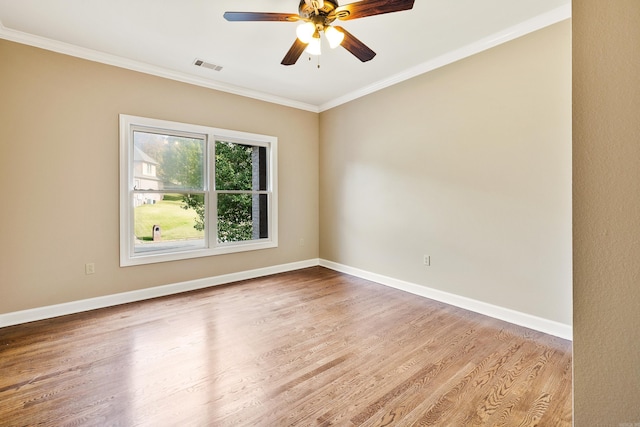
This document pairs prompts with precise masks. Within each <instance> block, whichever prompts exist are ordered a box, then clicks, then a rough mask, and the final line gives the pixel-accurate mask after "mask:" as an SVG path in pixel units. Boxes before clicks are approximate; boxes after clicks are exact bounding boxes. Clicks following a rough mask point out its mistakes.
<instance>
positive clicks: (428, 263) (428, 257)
mask: <svg viewBox="0 0 640 427" xmlns="http://www.w3.org/2000/svg"><path fill="white" fill-rule="evenodd" d="M423 263H424V265H426V266H427V267H429V266H431V255H425V256H424V258H423Z"/></svg>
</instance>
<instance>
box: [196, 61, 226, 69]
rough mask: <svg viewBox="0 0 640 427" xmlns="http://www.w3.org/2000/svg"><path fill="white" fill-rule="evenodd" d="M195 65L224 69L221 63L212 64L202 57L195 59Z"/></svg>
mask: <svg viewBox="0 0 640 427" xmlns="http://www.w3.org/2000/svg"><path fill="white" fill-rule="evenodd" d="M193 65H195V66H196V67H203V68H209V69H210V70H214V71H220V70H222V66H220V65H216V64H212V63H211V62H206V61H203V60H202V59H197V58H196V60H195V61H193Z"/></svg>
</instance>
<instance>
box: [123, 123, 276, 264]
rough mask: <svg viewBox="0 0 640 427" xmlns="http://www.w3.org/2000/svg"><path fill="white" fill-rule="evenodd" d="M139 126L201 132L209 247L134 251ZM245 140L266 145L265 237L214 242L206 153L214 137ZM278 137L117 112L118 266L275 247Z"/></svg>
mask: <svg viewBox="0 0 640 427" xmlns="http://www.w3.org/2000/svg"><path fill="white" fill-rule="evenodd" d="M135 126H143V127H148V128H155V129H156V130H160V131H166V132H168V133H172V132H184V133H187V134H201V135H203V136H205V137H206V150H205V153H206V154H205V156H206V160H207V162H208V168H207V170H208V171H209V173H208V176H206V177H205V191H206V193H207V194H208V196H207V197H205V200H206V205H207V212H209V215H207V221H208V223H207V224H205V230H206V233H207V239H206V241H207V242H208V245H209V247H206V248H202V249H193V250H184V251H177V252H165V253H145V254H135V253H134V245H135V239H134V237H135V236H134V230H133V228H134V217H133V212H134V206H133V203H132V202H131V201H132V200H133V188H134V177H133V160H134V159H133V127H135ZM218 140H222V141H228V142H236V143H245V144H250V145H259V146H264V147H268V148H269V149H268V153H269V161H268V162H267V167H268V168H269V169H268V173H267V175H268V179H269V181H268V190H269V191H270V194H269V201H268V205H269V215H268V227H269V237H268V238H266V239H260V240H253V241H243V242H225V243H217V236H216V234H217V224H216V221H217V219H216V218H215V213H216V205H217V193H216V192H215V191H214V188H215V187H214V182H213V180H214V179H215V174H214V173H213V171H214V169H213V168H214V162H215V158H214V156H212V155H209V154H210V153H212V152H214V151H213V150H214V144H215V141H218ZM277 161H278V138H276V137H274V136H268V135H260V134H254V133H248V132H240V131H235V130H228V129H220V128H213V127H209V126H201V125H192V124H187V123H180V122H172V121H167V120H159V119H152V118H147V117H139V116H131V115H126V114H120V266H121V267H126V266H133V265H144V264H150V263H157V262H167V261H177V260H183V259H190V258H199V257H206V256H213V255H222V254H229V253H237V252H244V251H253V250H259V249H268V248H275V247H277V246H278V191H277V190H278V179H277V171H278V165H277Z"/></svg>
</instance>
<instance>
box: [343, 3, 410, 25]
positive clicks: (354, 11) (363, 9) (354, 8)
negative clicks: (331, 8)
mask: <svg viewBox="0 0 640 427" xmlns="http://www.w3.org/2000/svg"><path fill="white" fill-rule="evenodd" d="M413 2H414V0H362V1H359V2H357V3H349V4H345V5H344V6H340V7H338V8H336V16H337V17H338V19H341V20H343V21H347V20H349V19H357V18H364V17H366V16H373V15H381V14H383V13H391V12H400V11H403V10H409V9H412V8H413ZM347 12H348V13H347Z"/></svg>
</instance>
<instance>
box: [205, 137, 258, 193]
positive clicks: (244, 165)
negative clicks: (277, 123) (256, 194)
mask: <svg viewBox="0 0 640 427" xmlns="http://www.w3.org/2000/svg"><path fill="white" fill-rule="evenodd" d="M216 189H218V190H245V191H250V190H253V191H266V190H267V149H266V148H265V147H258V146H253V145H244V144H236V143H234V142H225V141H216Z"/></svg>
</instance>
